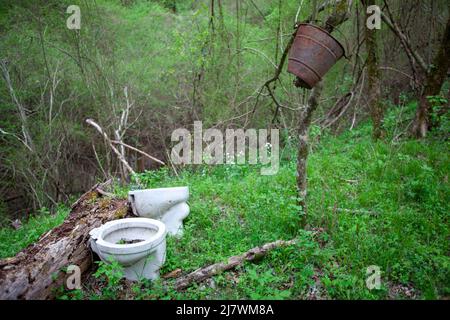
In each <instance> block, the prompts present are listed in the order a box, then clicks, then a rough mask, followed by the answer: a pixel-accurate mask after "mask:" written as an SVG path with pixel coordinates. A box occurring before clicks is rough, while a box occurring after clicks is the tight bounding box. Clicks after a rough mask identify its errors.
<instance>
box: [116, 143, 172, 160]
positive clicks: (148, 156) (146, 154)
mask: <svg viewBox="0 0 450 320" xmlns="http://www.w3.org/2000/svg"><path fill="white" fill-rule="evenodd" d="M111 142H112V143H114V144H120V145H122V146H124V147H126V148H128V149H130V150H133V151H136V152H139V153H140V154H142V155H144V156H146V157H147V158H149V159H151V160H153V161H156V162H158V163H159V164H161V165H163V166H165V165H166V164H165V163H164V162H163V161H161V160H159V159H157V158H155V157H153V156H151V155H149V154H148V153H146V152H144V151H142V150H139V149H137V148H135V147H132V146H130V145H128V144H126V143H124V142H122V141H117V140H112V141H111Z"/></svg>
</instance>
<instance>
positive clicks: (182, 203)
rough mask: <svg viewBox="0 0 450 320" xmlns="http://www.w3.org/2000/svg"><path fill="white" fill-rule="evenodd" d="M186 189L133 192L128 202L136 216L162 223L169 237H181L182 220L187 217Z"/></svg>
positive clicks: (187, 192)
mask: <svg viewBox="0 0 450 320" xmlns="http://www.w3.org/2000/svg"><path fill="white" fill-rule="evenodd" d="M188 199H189V188H188V187H175V188H160V189H145V190H133V191H130V192H128V200H129V202H130V204H131V208H132V209H133V212H134V214H135V215H137V216H141V217H146V218H152V219H157V220H160V221H162V222H163V223H164V224H165V225H166V228H167V232H168V233H169V234H170V235H174V236H178V237H179V236H181V235H182V233H183V220H184V218H186V217H187V216H188V215H189V206H188V204H187V203H186V201H187V200H188Z"/></svg>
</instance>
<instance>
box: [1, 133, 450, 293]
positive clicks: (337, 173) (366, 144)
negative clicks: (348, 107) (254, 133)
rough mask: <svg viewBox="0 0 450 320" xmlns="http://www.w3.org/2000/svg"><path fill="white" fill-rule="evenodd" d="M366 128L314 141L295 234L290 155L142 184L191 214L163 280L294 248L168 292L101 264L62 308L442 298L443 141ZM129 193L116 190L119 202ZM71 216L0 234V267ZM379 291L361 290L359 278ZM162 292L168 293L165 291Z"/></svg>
mask: <svg viewBox="0 0 450 320" xmlns="http://www.w3.org/2000/svg"><path fill="white" fill-rule="evenodd" d="M370 132H371V128H370V125H366V126H361V127H360V128H358V129H357V130H353V131H348V132H346V133H344V134H342V135H340V136H338V137H336V136H332V135H327V134H323V135H321V134H313V135H312V153H311V156H310V159H309V163H308V175H309V196H308V197H309V198H308V203H309V211H308V218H307V220H308V228H307V230H302V229H300V228H299V223H300V216H299V214H298V212H299V207H298V206H297V201H296V177H295V172H296V169H295V168H296V162H295V157H294V156H293V155H295V152H294V148H292V149H290V148H289V147H287V148H285V149H284V152H283V153H282V164H281V167H280V171H279V173H278V174H277V175H274V176H262V175H260V170H259V168H258V167H255V166H248V165H232V166H229V165H227V166H211V167H207V166H200V167H197V168H195V169H185V170H183V171H182V172H179V176H178V177H177V176H174V175H173V174H172V173H170V172H169V171H168V170H167V169H161V170H159V171H149V172H146V173H143V174H140V180H141V182H142V183H144V184H145V185H146V186H147V187H151V188H157V187H170V186H183V185H187V186H189V188H190V195H191V197H190V200H189V205H190V208H191V212H190V215H189V216H188V217H187V218H186V220H185V221H184V226H185V231H184V235H183V237H182V238H181V239H175V238H169V239H168V248H167V261H166V263H165V264H164V267H163V269H162V272H161V273H162V274H166V273H169V272H172V271H174V270H177V269H180V270H178V272H180V273H187V272H191V271H193V270H195V269H197V268H199V267H202V266H205V265H208V264H212V263H215V262H219V261H223V260H225V259H226V258H228V257H230V256H232V255H236V254H241V253H243V252H245V251H247V250H248V249H250V248H252V247H255V246H258V245H262V244H264V243H267V242H272V241H275V240H278V239H283V240H290V239H294V238H296V239H298V243H297V244H296V245H292V246H289V247H285V248H280V249H276V250H273V251H271V252H270V253H269V254H268V255H267V256H266V257H265V258H263V259H262V260H261V261H260V262H258V263H246V264H244V265H243V266H242V267H239V268H237V269H236V270H234V271H230V272H225V273H223V274H221V275H218V276H215V277H213V278H211V279H210V280H208V281H205V282H203V283H200V284H199V285H194V286H192V287H190V288H189V289H187V290H185V291H182V292H177V291H175V290H174V289H172V288H171V280H165V282H164V284H165V285H163V282H162V281H157V282H154V283H150V282H142V283H134V284H132V283H128V282H126V281H124V280H120V276H121V274H120V268H118V266H117V265H114V264H113V265H105V264H103V263H100V264H99V266H98V268H97V270H95V273H93V274H92V275H91V276H90V277H89V278H88V279H85V281H84V285H83V289H82V290H75V291H62V292H61V293H60V295H59V297H60V298H61V299H105V298H106V299H118V298H121V299H427V298H428V299H429V298H441V299H445V298H448V296H449V294H450V287H449V286H450V257H449V220H448V219H449V215H448V213H449V212H450V208H449V203H450V199H449V194H450V193H449V186H448V172H449V164H450V163H449V154H448V150H449V149H448V142H443V141H442V140H440V139H437V138H433V137H430V138H428V139H427V140H423V141H416V140H400V141H394V142H392V141H391V139H389V138H386V139H385V140H384V141H383V142H377V143H374V142H372V141H371V139H370ZM128 190H129V187H116V190H115V193H116V194H117V195H118V196H120V197H126V194H127V191H128ZM67 212H68V210H67V209H65V208H64V207H61V208H60V209H59V210H58V213H57V214H56V215H50V214H48V213H46V212H42V213H41V214H39V215H36V216H34V217H32V218H31V219H30V220H29V221H27V222H23V224H22V226H21V227H20V228H19V229H18V230H14V229H13V228H2V229H0V258H4V257H8V256H12V255H14V254H15V253H17V252H18V251H19V250H21V249H22V248H23V247H25V246H27V245H28V244H30V243H32V242H34V241H36V240H37V239H38V237H39V236H40V235H41V234H43V233H44V232H45V231H46V230H48V229H50V228H52V227H54V226H56V225H58V224H60V223H61V222H62V220H63V219H64V217H65V216H66V215H67ZM370 266H378V267H379V268H380V270H381V288H379V289H373V290H369V289H368V288H367V286H366V279H367V277H368V275H367V268H368V267H370ZM167 283H168V284H169V285H167Z"/></svg>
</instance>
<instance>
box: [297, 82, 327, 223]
mask: <svg viewBox="0 0 450 320" xmlns="http://www.w3.org/2000/svg"><path fill="white" fill-rule="evenodd" d="M322 88H323V83H322V81H321V82H319V83H318V84H317V85H316V86H315V87H314V89H313V90H312V92H311V95H310V97H309V99H308V105H307V106H306V110H305V112H304V114H303V115H302V119H301V121H300V126H299V127H298V139H299V142H298V153H297V188H298V199H299V205H300V207H301V210H302V211H303V218H302V220H303V222H302V225H303V226H304V225H306V221H307V215H308V209H307V205H306V196H307V183H308V181H307V172H306V168H307V160H308V154H309V145H308V131H309V127H310V125H311V119H312V114H313V112H314V111H315V110H316V109H317V106H318V105H319V98H320V95H321V94H322Z"/></svg>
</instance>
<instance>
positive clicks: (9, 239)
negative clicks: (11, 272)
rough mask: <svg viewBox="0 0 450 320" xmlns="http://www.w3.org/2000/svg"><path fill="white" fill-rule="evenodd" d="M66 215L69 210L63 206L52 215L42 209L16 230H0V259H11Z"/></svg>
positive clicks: (9, 228) (8, 228)
mask: <svg viewBox="0 0 450 320" xmlns="http://www.w3.org/2000/svg"><path fill="white" fill-rule="evenodd" d="M68 213H69V209H68V208H66V207H64V206H60V207H59V208H58V210H57V212H56V214H54V215H52V214H50V213H49V212H48V210H47V209H45V208H43V209H41V210H40V212H39V213H38V214H36V215H33V216H31V217H30V218H29V219H28V220H27V221H25V222H23V224H22V226H21V227H20V228H19V229H18V230H15V229H13V228H11V227H3V228H0V259H3V258H8V257H12V256H14V255H15V254H16V253H17V252H19V251H20V250H22V249H23V248H25V247H27V246H28V245H30V244H32V243H33V242H35V241H37V240H38V239H39V237H40V236H41V235H42V234H44V233H45V232H47V231H48V230H50V229H52V228H54V227H56V226H58V225H60V224H61V223H62V222H63V221H64V218H65V217H66V216H67V215H68Z"/></svg>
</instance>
